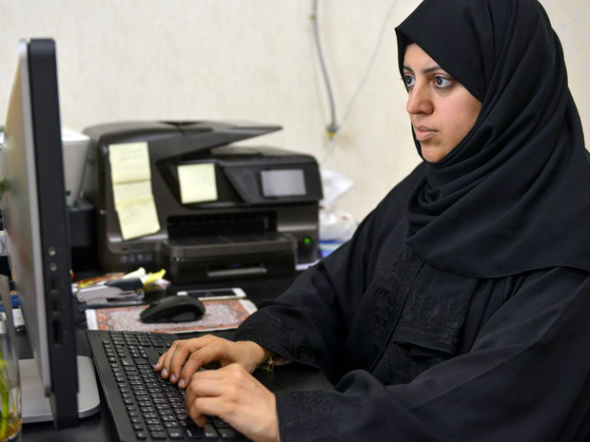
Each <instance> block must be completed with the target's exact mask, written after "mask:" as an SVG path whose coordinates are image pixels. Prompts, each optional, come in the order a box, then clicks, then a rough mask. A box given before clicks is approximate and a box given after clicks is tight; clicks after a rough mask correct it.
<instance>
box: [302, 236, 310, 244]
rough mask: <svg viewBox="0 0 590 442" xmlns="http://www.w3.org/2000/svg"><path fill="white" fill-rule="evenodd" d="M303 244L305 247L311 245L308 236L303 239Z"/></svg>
mask: <svg viewBox="0 0 590 442" xmlns="http://www.w3.org/2000/svg"><path fill="white" fill-rule="evenodd" d="M303 243H304V244H305V245H310V244H311V238H310V237H309V236H308V237H306V238H304V239H303Z"/></svg>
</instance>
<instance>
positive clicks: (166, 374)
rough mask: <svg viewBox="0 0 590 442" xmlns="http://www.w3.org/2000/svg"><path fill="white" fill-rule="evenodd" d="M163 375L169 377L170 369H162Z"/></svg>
mask: <svg viewBox="0 0 590 442" xmlns="http://www.w3.org/2000/svg"><path fill="white" fill-rule="evenodd" d="M162 377H163V378H167V377H168V370H166V369H164V370H162Z"/></svg>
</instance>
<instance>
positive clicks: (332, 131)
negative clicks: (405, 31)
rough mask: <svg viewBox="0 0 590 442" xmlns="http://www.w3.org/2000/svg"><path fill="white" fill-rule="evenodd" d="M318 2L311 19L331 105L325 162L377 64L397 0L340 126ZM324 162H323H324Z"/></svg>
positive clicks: (384, 22)
mask: <svg viewBox="0 0 590 442" xmlns="http://www.w3.org/2000/svg"><path fill="white" fill-rule="evenodd" d="M318 1H319V0H313V5H312V8H313V10H312V16H311V19H312V21H313V31H314V40H315V44H316V50H317V53H318V59H319V62H320V67H321V70H322V76H323V78H324V83H325V86H326V92H327V94H328V101H329V103H330V123H329V124H328V125H327V127H326V131H327V135H328V139H329V141H330V146H329V147H330V149H329V150H328V152H327V154H326V156H325V157H324V160H325V159H326V157H327V156H328V155H329V154H330V153H331V151H332V150H333V148H334V143H333V141H334V140H333V138H334V137H335V136H336V134H337V133H338V132H339V131H341V130H342V127H343V126H344V124H345V123H346V121H347V120H348V118H349V116H350V111H351V109H352V107H353V105H354V103H355V101H356V99H357V97H358V95H359V94H360V92H361V90H362V88H363V87H364V85H365V83H366V82H367V79H368V78H369V73H370V72H371V70H372V68H373V65H374V64H375V60H376V59H377V54H378V53H379V49H380V47H381V43H382V42H383V37H384V36H385V31H386V30H387V23H388V22H389V19H390V17H391V14H392V13H393V8H394V6H395V4H396V2H397V0H393V1H392V2H391V6H390V7H389V10H388V11H387V14H386V15H385V19H384V21H383V24H382V25H381V29H380V31H379V34H378V37H377V43H376V45H375V48H374V49H373V53H372V54H371V58H370V59H369V63H368V64H367V67H366V69H365V72H364V74H363V77H362V79H361V81H360V82H359V85H358V86H357V88H356V90H355V92H354V94H353V95H352V97H351V98H350V100H349V102H348V105H347V107H346V110H345V111H344V113H343V116H342V121H341V123H340V124H338V123H337V121H336V105H335V103H334V96H333V93H332V86H331V84H330V75H329V73H328V70H327V68H326V63H325V61H324V55H323V51H322V45H321V41H320V31H319V24H318V12H317V11H318ZM324 160H322V162H323V161H324Z"/></svg>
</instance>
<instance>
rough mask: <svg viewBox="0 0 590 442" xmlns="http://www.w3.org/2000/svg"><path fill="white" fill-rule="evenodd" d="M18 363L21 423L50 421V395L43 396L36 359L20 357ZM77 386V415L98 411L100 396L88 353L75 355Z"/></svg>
mask: <svg viewBox="0 0 590 442" xmlns="http://www.w3.org/2000/svg"><path fill="white" fill-rule="evenodd" d="M18 362H19V369H20V385H21V394H22V420H23V424H28V423H32V422H51V421H53V416H52V414H51V405H50V404H49V398H47V397H46V396H45V389H44V388H43V384H42V383H41V377H40V376H39V371H38V370H37V364H36V363H35V360H34V359H21V360H19V361H18ZM78 387H79V390H80V391H78V416H79V417H80V418H84V417H88V416H92V415H93V414H95V413H97V412H98V411H99V410H100V397H99V395H98V388H97V386H96V376H95V374H94V366H93V365H92V359H90V358H89V357H87V356H78Z"/></svg>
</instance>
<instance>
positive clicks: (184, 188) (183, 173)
mask: <svg viewBox="0 0 590 442" xmlns="http://www.w3.org/2000/svg"><path fill="white" fill-rule="evenodd" d="M178 181H179V183H180V200H181V201H182V203H183V204H190V203H200V202H203V201H216V200H217V182H216V180H215V164H213V163H199V164H183V165H181V166H178Z"/></svg>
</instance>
